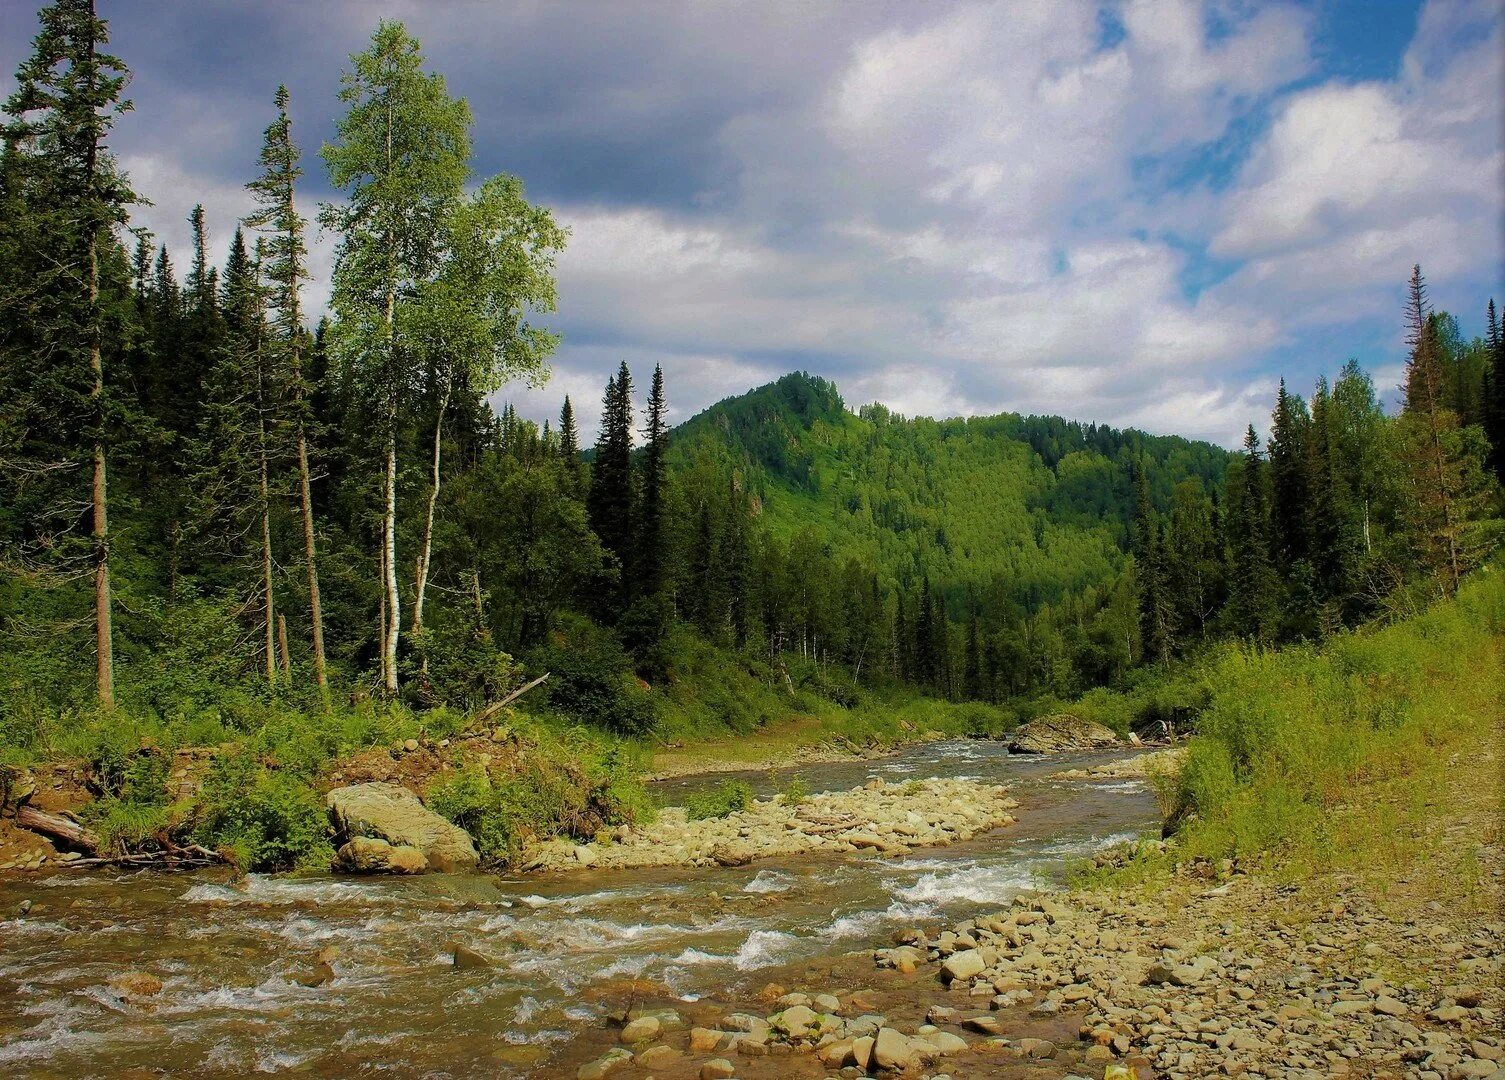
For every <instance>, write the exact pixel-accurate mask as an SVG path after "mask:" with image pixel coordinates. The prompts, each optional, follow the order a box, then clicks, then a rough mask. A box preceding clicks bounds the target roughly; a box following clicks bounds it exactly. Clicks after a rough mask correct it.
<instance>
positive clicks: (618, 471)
mask: <svg viewBox="0 0 1505 1080" xmlns="http://www.w3.org/2000/svg"><path fill="white" fill-rule="evenodd" d="M633 494H634V492H633V484H632V374H631V372H629V371H628V370H627V364H626V362H625V361H624V362H623V363H622V364H621V366H620V367H619V368H618V369H617V374H616V375H615V376H613V377H612V378H609V379H608V380H607V382H606V393H605V395H604V396H603V397H602V399H601V430H600V433H599V435H598V437H597V439H596V453H595V460H594V461H592V462H591V479H590V494H589V498H588V500H587V507H588V509H589V511H590V522H591V528H592V529H594V530H595V533H596V535H597V536H598V537H600V538H601V546H602V547H604V548H605V549H606V550H607V551H609V552H611V553H612V554H613V555H615V556H616V558H617V564H618V566H619V568H620V573H621V579H620V586H619V590H618V596H617V597H616V598H615V599H616V602H618V603H620V601H621V600H622V599H624V598H625V597H626V595H627V594H628V592H629V590H630V587H631V581H632V574H633V573H634V570H635V566H634V552H633V544H632V525H633V515H634V504H635V501H636V500H635V499H634V498H633Z"/></svg>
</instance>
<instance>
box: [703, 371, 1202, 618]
mask: <svg viewBox="0 0 1505 1080" xmlns="http://www.w3.org/2000/svg"><path fill="white" fill-rule="evenodd" d="M673 445H674V449H675V453H676V455H677V457H678V459H679V460H680V462H682V463H686V462H690V461H693V460H695V459H696V458H701V459H710V460H714V461H718V462H720V463H722V464H723V465H724V466H725V467H728V468H731V469H735V470H737V472H738V474H739V475H740V476H741V477H743V478H744V482H745V484H746V488H747V490H748V491H749V492H750V493H751V494H752V495H753V496H754V497H755V499H756V503H755V506H754V512H755V513H756V514H757V516H758V517H760V518H761V520H762V522H763V523H764V525H765V527H766V528H767V529H768V530H769V531H770V532H771V533H773V534H775V535H777V536H780V537H783V538H785V539H790V538H792V537H793V536H794V535H795V534H797V533H799V532H801V531H803V530H814V531H815V532H816V533H818V534H819V536H820V537H821V540H822V541H823V542H824V543H825V544H826V545H829V547H830V548H831V549H832V550H833V551H835V552H838V553H840V554H841V555H843V556H847V555H850V556H855V557H856V558H858V559H859V560H861V561H863V562H864V563H867V564H870V565H872V566H874V567H876V568H877V569H878V571H879V574H880V578H881V579H882V581H883V583H884V584H885V585H886V586H898V587H900V588H910V587H916V586H918V585H919V584H920V583H921V581H922V580H923V579H924V578H925V577H926V576H928V577H929V578H930V579H931V581H932V583H933V585H934V586H935V587H937V588H938V589H942V590H944V592H945V595H946V597H947V600H948V607H950V608H952V609H953V612H954V613H955V612H959V611H960V610H961V609H962V608H963V607H964V605H965V596H966V594H967V591H968V590H973V591H975V592H977V593H979V594H981V593H982V592H983V591H985V590H990V589H991V590H995V591H997V590H1000V589H1001V590H1002V592H1003V593H1004V594H1007V595H1010V596H1012V597H1013V598H1014V599H1015V601H1016V602H1017V603H1018V604H1020V605H1021V606H1022V607H1024V608H1025V609H1027V610H1032V609H1034V608H1037V607H1038V606H1039V605H1040V604H1042V603H1046V602H1054V601H1057V600H1059V599H1060V598H1061V597H1062V596H1064V595H1067V594H1070V593H1072V592H1075V591H1077V590H1080V589H1082V588H1084V587H1086V586H1088V585H1092V584H1098V583H1102V582H1104V581H1107V580H1109V579H1111V578H1112V577H1113V576H1115V575H1116V574H1117V573H1119V572H1120V571H1121V570H1122V568H1123V565H1124V552H1125V551H1126V550H1127V548H1128V545H1129V533H1130V526H1131V521H1132V517H1133V492H1132V483H1131V473H1132V469H1133V466H1134V462H1135V461H1136V460H1143V462H1144V464H1145V467H1146V470H1147V474H1148V479H1149V483H1150V488H1151V494H1152V498H1153V499H1154V501H1155V502H1156V503H1157V504H1158V505H1160V506H1162V507H1169V505H1170V503H1171V499H1172V492H1173V490H1174V488H1175V486H1176V485H1177V484H1178V483H1180V482H1182V481H1184V480H1193V481H1195V482H1196V483H1197V484H1198V485H1200V486H1201V487H1202V488H1203V489H1204V490H1205V491H1206V492H1207V493H1209V494H1210V493H1212V492H1213V491H1214V490H1216V488H1217V487H1218V485H1219V484H1220V483H1221V478H1222V475H1223V472H1224V469H1225V468H1226V466H1227V462H1228V458H1229V455H1228V453H1227V452H1226V451H1224V450H1222V449H1221V448H1219V447H1216V446H1213V445H1211V444H1209V443H1201V442H1192V441H1190V440H1187V439H1182V438H1176V437H1163V436H1153V435H1146V434H1144V433H1142V432H1138V431H1133V430H1127V431H1120V430H1116V429H1113V428H1109V427H1103V426H1098V425H1093V424H1082V423H1079V422H1075V421H1068V420H1063V419H1061V418H1059V417H1038V416H1020V415H1018V414H1014V413H1004V414H1002V415H999V416H987V417H970V418H956V419H950V420H933V419H930V418H928V417H916V418H913V419H910V418H906V417H903V416H901V415H898V414H896V413H892V412H890V411H889V410H888V409H887V408H885V407H884V406H882V405H869V406H865V407H863V408H862V409H861V410H860V412H859V413H857V414H853V413H851V412H849V411H847V409H846V407H845V405H844V404H843V402H842V399H841V396H840V394H839V392H838V390H837V388H836V386H835V385H833V384H832V383H830V382H828V381H826V380H824V379H821V378H817V377H814V376H811V375H807V374H804V373H802V372H796V373H792V374H789V375H786V376H784V377H783V378H781V379H779V380H778V381H777V382H774V383H770V384H768V385H766V386H762V387H759V388H757V389H756V390H752V391H750V392H748V393H746V394H743V395H740V396H738V397H734V398H728V399H726V400H725V401H722V402H719V403H718V404H716V405H714V406H712V407H711V408H709V409H707V410H706V411H704V412H702V413H700V414H699V415H697V416H696V417H694V418H693V419H691V420H690V421H688V422H686V423H685V424H684V425H682V426H681V427H680V428H678V429H677V430H676V431H675V433H674V438H673Z"/></svg>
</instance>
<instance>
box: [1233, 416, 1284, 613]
mask: <svg viewBox="0 0 1505 1080" xmlns="http://www.w3.org/2000/svg"><path fill="white" fill-rule="evenodd" d="M1237 465H1238V470H1237V472H1236V474H1235V473H1232V472H1231V473H1230V477H1229V487H1230V489H1231V492H1230V498H1229V503H1230V505H1229V509H1228V607H1227V612H1228V619H1229V623H1230V629H1231V630H1232V631H1233V633H1235V634H1237V635H1239V636H1240V637H1244V638H1247V639H1249V640H1251V641H1267V640H1269V637H1270V631H1271V625H1272V621H1273V612H1274V608H1275V592H1276V577H1275V572H1274V570H1273V569H1272V567H1271V565H1270V539H1269V529H1270V510H1269V497H1268V494H1267V489H1268V481H1267V480H1266V477H1265V462H1264V459H1263V458H1262V457H1261V456H1260V451H1259V436H1258V435H1256V434H1255V432H1254V427H1253V425H1250V427H1249V430H1248V431H1247V432H1246V433H1245V435H1244V452H1243V455H1242V456H1241V458H1240V459H1239V461H1238V462H1237Z"/></svg>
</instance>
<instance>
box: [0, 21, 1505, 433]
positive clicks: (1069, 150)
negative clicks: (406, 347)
mask: <svg viewBox="0 0 1505 1080" xmlns="http://www.w3.org/2000/svg"><path fill="white" fill-rule="evenodd" d="M28 7H29V6H28V5H14V4H13V5H8V6H0V63H4V65H5V67H6V68H13V67H14V64H15V62H16V61H17V60H18V59H19V58H20V55H21V53H22V51H23V50H24V43H25V40H26V39H27V38H28V37H29V36H30V34H31V33H32V32H33V30H32V28H33V25H34V24H33V22H32V20H31V19H30V12H29V10H26V9H27V8H28ZM107 14H109V15H110V16H111V17H112V18H113V19H114V30H115V41H114V43H113V47H114V48H115V49H116V51H117V52H119V53H121V54H122V55H123V56H125V57H126V59H127V60H128V62H130V63H131V64H132V66H133V67H134V68H135V69H136V70H137V72H138V74H137V77H136V80H135V81H134V83H133V85H132V88H131V93H132V96H133V97H134V98H135V99H136V103H137V112H136V113H133V114H130V115H128V116H126V117H125V118H123V119H122V121H121V123H120V125H119V127H118V129H117V132H116V137H115V139H114V145H115V147H116V149H117V150H118V152H119V153H120V154H121V155H122V159H123V161H124V162H125V164H126V165H127V166H128V168H129V169H130V171H131V173H132V175H133V178H134V179H135V181H136V183H137V186H138V187H139V188H141V189H142V190H143V192H144V193H146V194H147V195H148V196H150V197H151V198H152V199H154V200H155V202H156V206H154V207H152V208H146V209H142V210H141V211H140V213H139V214H138V215H137V216H138V219H139V221H140V222H141V223H143V224H145V225H147V226H148V227H150V228H151V229H153V230H154V231H155V232H157V233H158V234H159V235H160V236H161V237H162V238H163V239H165V240H167V241H168V242H169V243H170V244H171V245H172V247H173V249H174V252H175V255H176V256H177V259H176V261H177V262H178V263H179V264H180V265H181V264H182V263H184V262H185V256H186V241H187V227H186V223H185V220H184V219H185V217H186V215H187V213H188V210H189V209H190V207H191V206H192V204H193V203H194V202H200V201H202V202H204V203H205V205H206V207H207V208H208V211H209V217H210V226H211V236H212V239H213V240H214V243H215V245H216V250H217V251H223V250H224V245H225V244H227V242H228V237H229V234H230V231H231V229H232V228H233V221H234V219H235V218H236V217H238V216H239V215H241V214H243V213H245V211H246V209H247V208H248V206H249V204H248V202H247V200H246V198H245V195H244V192H243V189H242V185H243V184H244V182H245V180H246V179H247V178H248V177H249V176H250V175H251V174H252V172H253V171H254V166H255V161H256V153H257V149H258V146H259V141H260V136H261V131H262V129H263V128H264V126H265V124H266V123H267V121H268V119H269V118H270V115H269V114H270V97H271V92H272V89H273V88H274V87H275V86H276V84H277V83H278V82H287V83H288V84H289V86H290V89H291V90H292V95H293V109H294V120H295V128H296V131H297V133H298V136H299V138H300V140H301V141H302V142H303V144H304V151H305V166H306V168H307V170H308V176H307V183H306V185H305V190H304V192H303V200H304V208H305V212H306V213H308V214H309V215H310V216H312V214H313V211H314V204H315V203H316V202H317V201H319V200H321V199H327V198H331V197H333V196H334V193H332V192H330V191H329V190H328V186H327V183H326V182H325V181H324V179H323V178H322V174H321V168H320V164H319V161H318V158H317V153H316V151H317V147H318V145H319V144H320V143H321V142H322V141H323V140H325V139H328V138H330V137H331V135H332V130H333V128H332V125H333V118H334V117H335V116H336V115H337V113H338V111H339V109H340V106H339V104H338V102H336V101H335V98H334V94H335V90H336V88H337V77H338V69H339V66H340V64H341V63H342V62H343V57H344V54H346V53H348V52H351V51H354V50H357V49H359V48H361V47H362V46H363V45H364V43H365V41H366V39H367V38H368V36H369V33H370V30H371V27H372V25H373V23H374V22H375V20H376V19H377V18H378V17H383V16H385V17H397V18H402V19H405V20H406V21H407V22H408V25H409V27H410V29H411V30H412V31H413V32H414V33H415V34H416V35H417V36H419V37H420V38H421V39H422V40H423V41H424V45H425V50H426V53H427V56H428V59H429V63H430V65H431V66H432V67H434V68H435V69H437V70H440V71H442V72H444V73H445V75H446V78H447V80H448V83H449V86H450V88H451V89H452V90H453V91H454V92H456V93H459V94H464V95H465V96H467V97H468V98H469V99H470V102H471V105H472V109H473V112H474V113H475V116H476V121H477V123H476V130H475V136H476V168H477V171H478V172H479V173H481V174H486V173H490V172H495V171H500V170H506V171H510V172H515V173H517V174H518V175H521V176H522V177H523V178H524V179H525V180H526V181H527V183H528V187H529V191H530V194H531V195H532V196H533V197H534V198H535V199H539V200H542V201H545V202H547V203H548V204H550V205H551V206H553V207H554V208H555V211H556V213H557V214H558V216H559V217H560V219H561V220H562V221H563V222H565V223H566V224H568V225H569V226H570V227H571V229H572V239H571V243H570V246H569V248H568V249H567V250H566V251H565V253H564V254H563V256H562V257H561V258H560V260H559V292H560V311H559V313H558V315H557V317H555V318H554V319H553V320H552V321H553V324H554V325H555V327H556V328H557V329H559V330H560V331H561V332H562V333H563V336H564V342H563V345H562V347H561V349H560V352H559V354H558V357H557V364H556V373H555V377H554V379H553V381H552V382H551V383H550V384H549V385H548V386H546V387H544V388H542V389H537V390H523V389H517V388H512V387H507V388H504V390H503V391H502V393H501V395H500V396H501V397H502V398H506V399H508V400H512V401H514V402H515V403H516V404H517V406H518V408H519V409H520V410H521V411H522V412H524V413H525V414H526V415H529V416H531V417H534V418H537V419H543V418H545V417H554V416H556V415H557V411H558V405H559V402H560V400H561V399H562V398H563V396H564V394H565V393H566V392H568V393H569V394H570V395H571V397H572V399H573V402H574V404H575V406H576V409H577V413H578V415H579V417H580V421H581V428H582V436H583V437H584V438H585V439H587V440H588V439H589V438H591V437H592V435H593V428H594V417H595V413H596V412H597V410H598V408H599V398H600V392H601V388H602V386H603V384H604V383H605V380H606V378H607V376H608V375H609V374H610V373H612V372H613V371H615V369H616V366H617V364H618V363H619V362H621V361H623V360H626V361H627V362H628V363H629V364H630V365H631V366H632V369H633V371H634V374H635V376H636V377H637V378H638V379H639V380H640V381H646V379H647V378H648V375H649V373H650V372H651V370H652V367H653V366H654V365H655V364H661V365H662V366H663V368H664V371H665V375H666V378H667V382H668V391H669V397H670V402H671V405H672V406H673V409H674V412H673V413H672V416H673V418H675V419H682V418H684V417H685V416H687V415H689V414H690V413H692V412H693V411H695V410H697V409H699V408H701V407H704V406H705V405H707V404H709V403H711V402H713V401H715V400H717V399H719V398H721V397H724V396H727V395H729V394H733V393H737V392H740V391H742V390H744V389H746V388H747V387H749V386H751V385H755V384H756V383H759V382H764V381H767V380H768V379H771V378H774V377H777V375H779V374H781V373H782V372H784V371H788V370H791V369H795V368H804V369H807V370H811V371H814V372H816V373H817V374H822V375H826V376H828V377H831V378H833V379H835V380H836V381H837V383H838V384H839V385H840V386H841V388H842V390H843V392H844V395H845V396H846V398H847V399H848V400H849V401H851V402H853V403H854V404H855V403H860V402H862V401H864V400H867V399H873V398H878V399H882V400H884V401H886V402H888V403H889V404H891V405H892V406H894V407H895V408H897V409H899V410H900V411H903V412H906V413H911V414H913V413H936V414H967V413H979V412H992V411H998V410H1003V409H1011V410H1018V411H1026V412H1028V411H1037V412H1058V413H1063V414H1066V415H1068V416H1073V417H1077V418H1081V419H1088V420H1102V421H1108V422H1113V423H1118V424H1130V423H1132V424H1141V425H1144V426H1147V427H1149V428H1150V429H1152V430H1157V431H1177V432H1182V433H1186V434H1193V435H1202V436H1207V437H1211V438H1215V439H1218V440H1221V441H1224V442H1227V443H1230V444H1232V443H1236V442H1237V441H1238V439H1239V438H1240V437H1241V434H1242V430H1243V428H1244V426H1245V425H1246V423H1247V422H1248V421H1249V420H1250V419H1256V420H1257V419H1258V417H1259V416H1260V415H1261V414H1263V413H1265V412H1267V410H1268V400H1267V396H1268V395H1269V393H1271V392H1272V391H1273V387H1274V385H1275V382H1276V380H1277V378H1278V377H1279V375H1280V374H1282V373H1285V374H1288V375H1291V376H1292V381H1293V383H1296V384H1299V383H1300V381H1301V380H1303V379H1306V378H1309V377H1310V376H1311V375H1312V374H1314V373H1315V372H1316V371H1317V370H1319V369H1320V368H1322V367H1327V368H1331V367H1333V366H1335V365H1336V364H1337V363H1340V362H1341V361H1342V360H1343V359H1344V358H1345V356H1346V355H1347V354H1348V353H1350V352H1355V353H1359V354H1360V355H1361V356H1362V357H1363V358H1364V359H1365V361H1366V362H1368V363H1370V364H1371V365H1374V366H1380V367H1382V366H1385V365H1393V364H1394V363H1395V362H1396V359H1397V357H1398V345H1399V341H1398V339H1399V326H1398V323H1399V320H1398V319H1397V318H1396V317H1395V313H1396V311H1397V310H1398V296H1399V292H1400V289H1401V288H1402V286H1403V283H1404V279H1405V276H1406V274H1407V272H1408V270H1409V267H1410V264H1411V263H1412V262H1417V261H1419V262H1421V263H1422V264H1423V265H1424V267H1425V268H1426V270H1427V272H1428V274H1429V276H1430V278H1431V280H1432V282H1433V284H1434V296H1435V297H1436V298H1437V300H1438V303H1439V304H1440V305H1441V306H1446V307H1450V308H1452V309H1454V310H1458V309H1459V308H1463V309H1464V310H1463V311H1462V312H1461V313H1462V314H1464V315H1465V316H1469V317H1471V316H1472V312H1471V307H1472V306H1474V305H1478V304H1482V300H1483V298H1484V297H1485V296H1486V295H1487V292H1488V291H1489V290H1492V289H1499V288H1501V287H1502V285H1505V281H1502V280H1501V279H1502V271H1501V267H1502V265H1505V240H1502V237H1501V231H1500V226H1501V221H1502V219H1505V196H1502V191H1505V175H1502V172H1505V137H1502V134H1501V132H1502V130H1505V115H1502V111H1501V110H1502V107H1505V106H1502V102H1505V94H1502V93H1501V90H1502V84H1505V72H1502V59H1501V58H1502V56H1505V41H1502V21H1505V20H1502V15H1501V12H1500V10H1499V6H1498V3H1497V2H1495V0H1430V2H1428V3H1426V4H1425V5H1424V6H1423V7H1421V9H1420V10H1419V12H1418V14H1417V17H1416V20H1415V29H1414V34H1412V39H1411V41H1410V42H1409V45H1408V46H1407V47H1406V49H1405V52H1404V55H1401V54H1400V53H1399V52H1398V51H1397V52H1395V53H1394V54H1393V55H1390V56H1388V57H1383V58H1379V59H1378V60H1376V59H1375V58H1372V57H1371V58H1367V60H1368V61H1369V62H1366V63H1364V64H1362V65H1354V64H1347V63H1346V61H1347V60H1349V59H1352V58H1353V57H1356V56H1358V54H1359V52H1360V51H1362V50H1363V49H1364V48H1367V47H1369V46H1368V45H1367V44H1366V42H1368V41H1369V38H1368V37H1366V36H1365V35H1364V33H1363V32H1362V30H1363V28H1362V27H1361V26H1359V25H1357V24H1358V22H1359V21H1362V20H1363V19H1364V18H1366V17H1367V16H1365V15H1364V14H1362V13H1361V14H1360V15H1358V16H1354V17H1353V18H1354V22H1351V23H1348V24H1344V25H1341V26H1335V25H1334V24H1333V23H1332V22H1331V20H1333V19H1335V18H1338V17H1339V15H1336V14H1334V12H1333V11H1329V10H1328V9H1326V8H1324V7H1322V6H1317V7H1313V6H1310V5H1296V4H1283V3H1269V4H1259V5H1252V4H1247V3H1245V2H1243V0H1202V2H1195V0H1060V2H1057V3H1048V4H1047V3H1005V2H996V3H992V2H980V0H979V2H971V0H937V2H934V3H927V4H923V5H919V4H910V3H903V2H900V0H883V2H878V0H875V2H872V3H863V4H837V5H806V4H748V5H721V4H710V5H708V4H702V3H695V2H689V0H687V2H684V3H673V2H670V3H661V2H652V3H650V2H647V0H643V2H638V0H624V2H623V3H620V4H611V5H589V6H575V5H557V4H537V3H522V4H509V5H479V4H469V5H444V4H422V3H418V2H416V0H404V2H395V0H380V2H367V0H330V2H328V3H320V4H308V5H250V4H247V5H227V4H216V5H193V6H191V7H190V6H188V5H181V6H180V5H160V4H156V3H147V2H145V0H115V2H114V3H113V4H112V5H110V8H109V10H108V11H107ZM1319 40H1320V41H1321V42H1322V43H1323V45H1322V48H1320V49H1318V48H1316V47H1315V46H1314V42H1317V41H1319ZM247 42H254V43H256V46H255V47H254V48H247V47H246V46H245V43H247ZM1334 50H1338V52H1339V53H1340V54H1341V55H1339V57H1338V59H1339V60H1342V61H1345V63H1342V64H1340V63H1337V62H1335V60H1334V58H1333V54H1334ZM1343 50H1348V51H1347V52H1343ZM1360 69H1362V70H1364V71H1365V72H1368V73H1373V72H1376V71H1383V72H1388V73H1389V74H1388V76H1387V77H1385V78H1367V79H1362V80H1358V79H1354V78H1351V77H1348V76H1345V75H1341V74H1339V73H1338V72H1339V71H1340V70H1343V71H1348V70H1360ZM311 239H312V240H315V241H316V243H317V246H316V248H315V256H314V259H313V267H314V270H315V272H316V274H318V275H319V277H320V278H321V283H320V284H319V285H318V286H316V287H313V288H311V289H310V294H309V296H308V298H307V299H308V301H309V302H310V304H311V306H317V305H318V304H319V303H321V302H323V298H324V297H325V296H327V275H328V270H329V267H330V265H331V261H332V251H333V241H332V238H329V237H322V238H321V237H318V235H317V232H316V231H315V233H314V234H313V235H311ZM1468 325H1469V318H1467V317H1466V318H1465V327H1466V328H1467V327H1468Z"/></svg>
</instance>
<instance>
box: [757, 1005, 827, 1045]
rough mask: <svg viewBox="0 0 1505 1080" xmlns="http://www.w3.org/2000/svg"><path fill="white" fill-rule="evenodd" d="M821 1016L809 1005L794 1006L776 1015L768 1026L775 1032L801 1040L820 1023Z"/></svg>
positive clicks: (771, 1017) (770, 1018)
mask: <svg viewBox="0 0 1505 1080" xmlns="http://www.w3.org/2000/svg"><path fill="white" fill-rule="evenodd" d="M819 1019H820V1017H819V1014H818V1013H816V1011H815V1010H814V1009H812V1008H810V1006H808V1005H793V1006H791V1007H790V1008H787V1009H785V1010H784V1011H783V1012H781V1013H775V1014H774V1015H773V1016H770V1017H769V1018H768V1024H769V1026H770V1027H772V1028H773V1030H775V1031H777V1032H780V1033H782V1034H784V1035H787V1036H788V1037H789V1038H791V1039H800V1038H804V1036H805V1035H806V1034H807V1033H808V1032H809V1031H810V1028H811V1027H812V1026H814V1025H816V1024H817V1023H818V1022H819Z"/></svg>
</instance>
